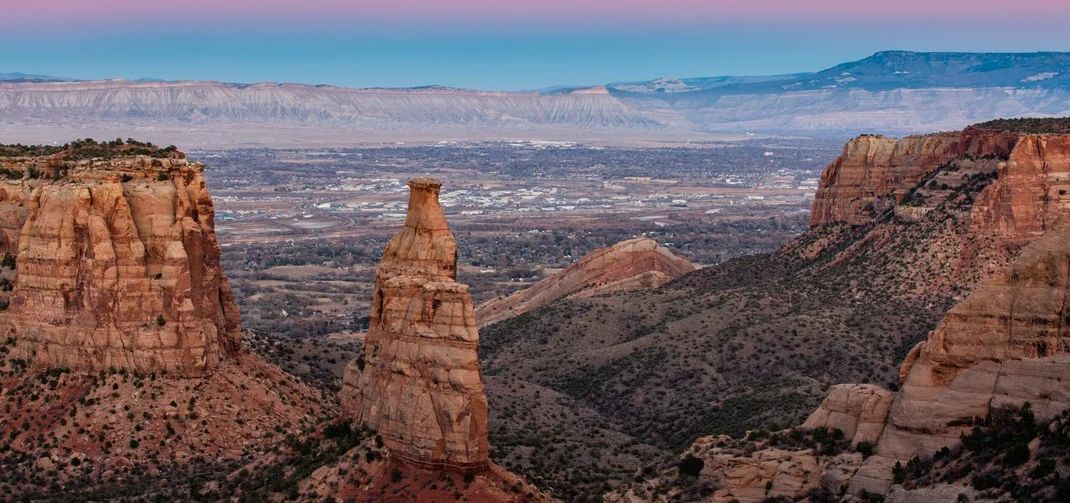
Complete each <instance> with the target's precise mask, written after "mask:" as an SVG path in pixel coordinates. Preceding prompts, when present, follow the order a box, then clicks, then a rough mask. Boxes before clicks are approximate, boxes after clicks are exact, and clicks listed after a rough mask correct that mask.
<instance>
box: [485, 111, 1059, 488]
mask: <svg viewBox="0 0 1070 503" xmlns="http://www.w3.org/2000/svg"><path fill="white" fill-rule="evenodd" d="M1031 145H1032V143H1031V141H1026V140H1023V139H1021V138H1019V137H1018V136H1014V135H1011V136H1006V137H1005V136H1002V135H1001V134H998V133H989V132H984V131H965V132H963V133H948V134H938V135H929V136H918V137H908V138H904V139H901V140H895V139H891V138H883V137H873V136H863V137H860V138H858V139H856V140H853V141H852V142H851V143H849V144H848V145H847V147H845V149H844V153H843V155H842V156H841V158H840V159H838V160H837V161H836V162H835V163H834V164H833V165H832V166H830V167H829V168H828V169H827V170H826V173H825V176H823V178H822V186H821V187H820V188H819V191H818V199H817V200H816V201H815V216H814V218H815V220H814V223H815V227H814V229H813V230H811V231H810V232H808V233H807V234H805V235H803V236H800V237H799V238H798V239H796V240H795V241H793V242H792V243H790V244H789V245H787V246H786V247H784V248H783V249H781V250H780V251H778V252H776V253H772V254H765V255H758V256H751V257H744V258H740V259H736V260H733V261H729V262H727V263H724V264H721V265H717V266H712V267H708V268H705V269H702V270H699V271H696V272H694V273H691V274H689V275H686V276H684V277H683V278H681V279H679V280H677V281H675V282H673V283H670V284H668V285H666V286H664V287H662V288H661V289H659V290H656V291H652V292H648V291H643V292H629V293H621V294H615V295H609V296H604V297H593V298H587V299H579V300H566V301H561V302H557V303H554V304H551V305H549V306H547V307H545V308H543V309H540V310H537V311H534V312H531V313H528V314H524V315H521V316H518V317H515V318H512V319H509V320H505V321H502V322H499V323H497V324H495V325H492V326H490V327H487V329H486V330H484V338H483V345H482V348H481V351H482V353H483V355H485V356H484V361H485V362H486V366H485V372H486V374H487V375H488V376H490V379H491V380H493V379H495V378H502V379H509V380H510V381H520V382H526V383H530V384H531V385H533V386H538V387H542V388H546V389H549V390H551V391H552V392H555V393H560V394H562V395H564V396H565V397H567V398H568V399H570V400H574V401H575V402H576V403H577V404H579V405H580V406H583V407H586V408H588V409H590V410H593V411H595V412H596V413H597V415H598V417H597V422H598V424H600V425H602V426H601V427H605V425H609V426H608V427H609V428H610V429H612V430H614V431H616V432H619V434H622V435H625V436H627V437H628V438H633V439H637V440H639V441H641V442H646V443H649V444H652V445H653V446H656V447H658V448H660V449H662V450H664V451H669V452H673V451H676V452H678V451H679V450H680V449H682V448H684V447H685V446H687V445H689V444H691V442H692V441H693V440H694V439H695V438H697V437H699V436H702V435H710V434H717V433H726V434H730V435H742V434H743V433H745V432H746V431H747V430H751V429H759V428H770V429H774V430H775V429H779V428H782V427H785V426H788V425H793V424H799V423H801V422H802V419H804V418H805V417H806V416H807V415H808V414H809V413H810V412H811V411H812V410H813V409H814V407H815V406H816V405H817V403H818V402H819V401H820V400H821V397H822V396H823V395H824V393H825V389H826V388H827V387H828V386H830V385H832V384H836V383H843V382H860V383H876V384H880V385H884V386H889V387H891V388H893V389H895V388H896V387H897V386H898V384H897V383H898V380H899V375H900V374H899V370H898V366H899V362H900V361H901V360H902V359H903V358H904V357H905V356H906V355H907V352H908V350H909V349H910V348H911V347H912V346H914V345H915V344H916V343H917V342H918V341H921V340H923V339H924V338H925V337H926V335H927V334H929V332H930V331H931V330H932V329H934V328H935V327H936V326H937V323H938V322H939V321H940V320H941V318H943V317H944V314H945V313H946V312H947V311H948V309H949V308H950V307H951V306H952V305H954V304H955V303H956V302H958V301H960V300H961V299H962V298H964V297H965V296H966V295H968V294H970V292H972V291H973V290H974V288H975V286H976V285H978V284H979V283H980V282H982V281H985V280H987V279H989V278H991V277H993V276H994V275H998V274H1000V273H1001V271H1003V270H1004V269H1005V268H1006V267H1007V265H1008V264H1010V262H1011V261H1012V260H1013V259H1014V258H1015V257H1017V256H1018V254H1019V253H1020V250H1021V247H1022V246H1023V244H1025V243H1027V242H1029V241H1030V240H1031V239H1034V237H1035V236H1036V235H1038V234H1039V233H1042V232H1044V229H1045V225H1050V224H1045V222H1050V220H1051V218H1053V216H1052V215H1055V214H1057V213H1058V211H1061V210H1060V209H1059V208H1061V204H1062V203H1061V201H1062V198H1063V196H1062V195H1060V194H1065V193H1066V191H1059V190H1057V189H1054V188H1050V189H1046V191H1045V192H1034V187H1039V185H1038V183H1039V182H1041V181H1044V180H1048V179H1049V178H1048V177H1047V175H1035V174H1034V175H1030V176H1026V175H1024V174H1019V173H1018V172H1014V173H1011V174H1008V172H1007V171H1006V170H1007V165H1008V162H1009V161H1010V160H1012V159H1013V161H1014V162H1015V165H1016V166H1020V167H1021V169H1023V170H1028V169H1032V168H1028V166H1033V165H1036V164H1038V163H1043V162H1044V160H1043V159H1047V160H1048V162H1049V164H1044V165H1045V166H1048V167H1046V168H1045V169H1047V170H1056V171H1058V170H1063V169H1068V168H1070V164H1065V163H1064V161H1063V159H1062V157H1060V156H1061V154H1060V153H1059V152H1061V150H1059V149H1058V148H1057V147H1056V146H1055V145H1054V144H1052V145H1051V146H1049V147H1047V148H1039V149H1038V148H1035V147H1031ZM1038 152H1041V153H1042V154H1040V155H1041V156H1047V157H1044V158H1043V159H1039V160H1038V159H1037V158H1036V156H1037V153H1038ZM1023 173H1024V172H1023ZM1051 179H1054V178H1051ZM1044 183H1047V182H1044ZM1034 194H1035V196H1034ZM1028 197H1036V198H1037V199H1036V201H1037V202H1036V203H1032V204H1027V202H1026V198H1028ZM1008 198H1009V199H1008ZM819 208H825V210H822V211H818V209H819ZM490 391H491V394H490V402H491V404H492V405H493V404H495V403H496V400H497V398H496V396H495V394H494V392H493V391H494V390H493V388H492V389H490ZM502 400H503V401H504V400H505V399H504V398H503V399H502ZM547 428H549V429H550V430H552V431H556V430H560V431H574V430H575V426H570V425H567V424H562V425H560V427H559V428H554V427H553V426H548V427H547ZM517 434H518V433H517V432H502V433H500V434H499V435H502V436H512V435H517ZM491 441H492V442H493V443H495V444H496V445H506V442H504V441H503V439H502V438H501V437H500V436H498V435H495V434H494V432H493V431H492V435H491ZM537 452H539V450H538V449H536V453H537ZM503 455H504V456H511V455H513V454H512V453H508V452H507V453H504V454H503ZM532 456H533V457H534V456H537V454H532ZM506 466H507V467H514V465H510V464H506ZM514 468H515V467H514ZM567 469H568V467H567V465H566V466H560V467H559V466H553V467H542V468H541V470H536V469H532V470H530V471H523V470H522V472H523V473H525V474H526V475H527V476H528V477H529V478H530V479H532V480H535V481H538V480H540V477H544V478H546V479H550V480H553V479H554V478H555V477H559V476H560V473H561V472H562V471H564V470H567ZM604 476H605V477H606V479H612V478H613V477H614V476H619V475H612V474H610V473H608V472H604Z"/></svg>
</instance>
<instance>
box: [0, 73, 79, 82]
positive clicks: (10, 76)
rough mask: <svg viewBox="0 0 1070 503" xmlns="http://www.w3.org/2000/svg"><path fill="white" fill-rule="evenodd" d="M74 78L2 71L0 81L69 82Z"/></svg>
mask: <svg viewBox="0 0 1070 503" xmlns="http://www.w3.org/2000/svg"><path fill="white" fill-rule="evenodd" d="M70 80H72V79H64V78H61V77H52V76H50V75H34V74H29V73H22V72H13V73H2V72H0V82H67V81H70Z"/></svg>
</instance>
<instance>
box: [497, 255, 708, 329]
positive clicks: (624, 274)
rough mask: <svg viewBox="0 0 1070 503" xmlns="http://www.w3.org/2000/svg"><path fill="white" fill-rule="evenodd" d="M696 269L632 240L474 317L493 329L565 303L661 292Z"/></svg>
mask: <svg viewBox="0 0 1070 503" xmlns="http://www.w3.org/2000/svg"><path fill="white" fill-rule="evenodd" d="M695 269H696V267H695V265H694V264H692V263H691V262H689V261H688V260H687V259H685V258H683V257H680V256H677V255H675V254H673V252H672V251H671V250H669V249H668V248H666V247H664V246H661V245H659V244H658V243H657V241H654V240H653V239H649V238H635V239H629V240H627V241H621V242H620V243H617V244H615V245H613V246H610V247H607V248H602V249H599V250H595V251H593V252H591V253H590V254H588V255H587V256H585V257H583V258H582V259H580V261H578V262H576V263H574V264H572V265H570V266H568V267H567V268H565V269H564V270H562V271H560V272H558V273H555V274H553V275H551V276H548V277H546V278H544V279H542V280H540V281H539V282H537V283H535V284H534V285H532V286H530V287H528V288H525V289H524V290H521V291H519V292H516V293H514V294H512V295H509V296H507V297H502V298H499V299H494V300H491V301H488V302H485V303H483V304H482V305H480V306H479V308H478V309H476V318H478V319H479V324H480V326H483V325H490V324H491V323H495V322H498V321H501V320H504V319H507V318H512V317H513V316H518V315H521V314H524V313H526V312H528V311H533V310H535V309H538V308H540V307H543V306H545V305H548V304H550V303H552V302H554V301H557V300H560V299H564V298H570V299H576V298H583V297H591V296H593V295H601V294H606V293H612V292H624V291H628V290H638V289H643V288H657V287H659V286H661V285H664V284H665V283H668V282H670V281H672V280H674V279H676V278H678V277H680V276H683V275H684V274H687V273H689V272H691V271H694V270H695Z"/></svg>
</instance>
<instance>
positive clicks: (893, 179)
mask: <svg viewBox="0 0 1070 503" xmlns="http://www.w3.org/2000/svg"><path fill="white" fill-rule="evenodd" d="M1017 142H1018V135H1017V134H1014V133H1000V132H990V131H975V130H967V131H964V132H962V133H940V134H933V135H924V136H909V137H906V138H903V139H899V140H897V139H895V138H888V137H884V136H873V135H864V136H860V137H858V138H855V139H854V140H851V141H850V142H848V143H847V145H846V146H845V147H844V149H843V154H841V155H840V157H839V158H837V159H836V160H835V161H834V162H833V163H832V164H830V165H829V166H828V167H827V168H825V171H824V172H823V173H822V174H821V182H820V185H819V186H818V189H817V193H816V194H815V196H814V204H813V207H812V209H811V211H810V225H811V226H814V227H816V226H819V225H823V224H828V223H840V222H842V223H848V224H851V225H861V224H864V223H866V222H869V221H871V220H872V219H873V217H874V216H876V214H877V213H879V211H880V210H881V209H887V208H891V207H892V206H895V204H896V203H898V202H900V201H902V199H903V197H904V196H905V195H906V194H907V193H908V192H909V191H910V190H911V189H912V188H914V187H915V186H916V185H917V184H918V182H919V181H920V180H921V179H923V178H925V176H927V175H929V174H930V173H932V172H933V171H935V170H936V169H937V168H939V167H940V166H941V165H943V164H945V163H948V162H951V161H953V160H955V159H957V158H962V157H971V158H997V159H1006V158H1007V157H1009V156H1010V153H1011V150H1012V149H1013V148H1014V147H1015V145H1016V144H1017ZM882 200H883V201H882Z"/></svg>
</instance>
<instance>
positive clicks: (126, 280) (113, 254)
mask: <svg viewBox="0 0 1070 503" xmlns="http://www.w3.org/2000/svg"><path fill="white" fill-rule="evenodd" d="M0 165H2V166H0V167H3V168H4V169H5V170H6V172H7V173H11V174H10V175H8V179H6V180H3V181H0V252H2V253H5V254H7V255H11V256H13V257H14V258H15V263H16V267H15V271H14V275H13V280H11V281H12V284H13V289H12V291H11V292H10V293H9V294H8V299H7V301H8V307H7V309H6V311H3V312H0V331H2V334H3V335H4V336H5V337H8V336H10V337H15V338H16V339H18V340H20V341H25V342H27V343H28V344H26V345H20V347H22V348H23V351H24V352H25V353H26V354H25V356H26V358H27V359H29V360H31V361H32V362H33V364H34V365H35V366H39V367H51V368H69V369H72V370H82V371H96V370H105V369H109V368H115V369H127V370H133V371H146V372H156V371H166V372H175V373H179V374H185V375H200V374H203V373H205V372H207V371H208V370H210V369H211V368H212V367H213V366H214V365H216V364H217V363H218V362H219V361H220V359H222V358H224V357H226V355H227V354H228V353H231V352H233V351H235V350H237V347H238V343H239V338H240V333H241V326H240V318H239V315H238V309H237V306H236V305H235V303H234V299H233V295H232V293H231V291H230V286H229V284H228V282H227V279H226V278H225V277H224V276H223V273H222V271H221V270H220V263H219V253H220V251H219V245H218V243H217V242H216V236H215V230H214V211H213V206H212V199H211V197H210V196H209V195H208V192H207V190H206V188H205V181H204V175H203V166H201V165H200V164H197V163H193V162H189V161H187V160H185V159H181V158H151V157H144V156H139V157H120V158H114V159H108V160H100V159H97V160H83V161H63V160H62V159H61V158H58V157H51V158H8V159H4V160H2V161H0Z"/></svg>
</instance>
